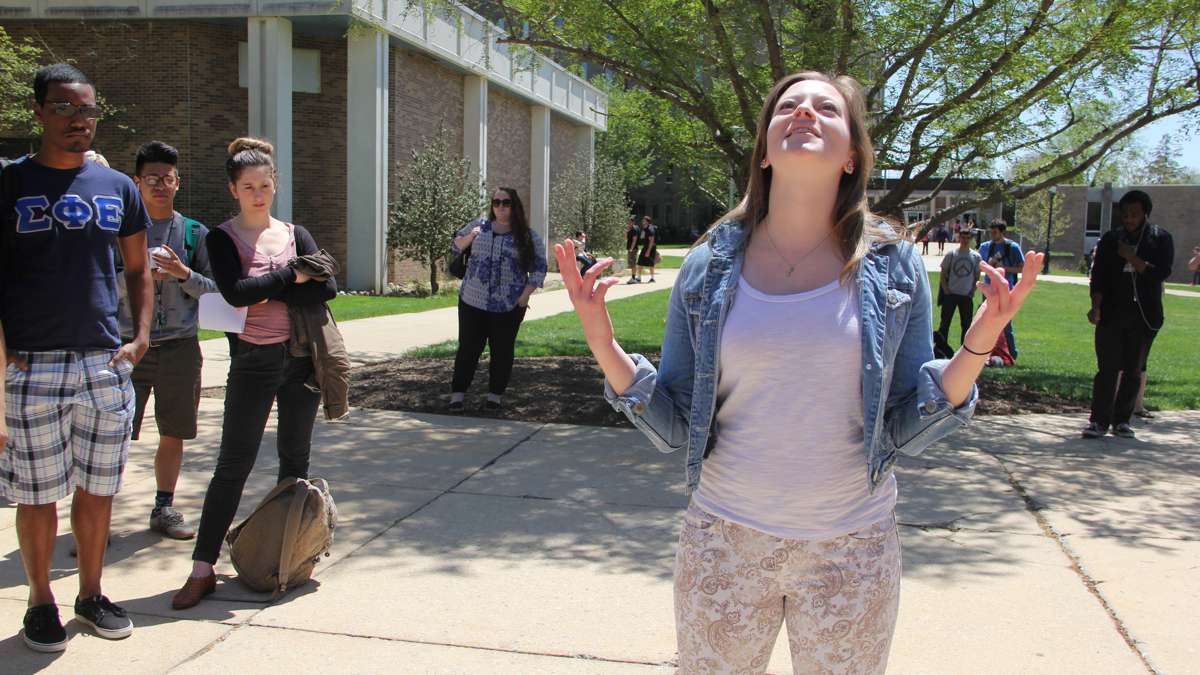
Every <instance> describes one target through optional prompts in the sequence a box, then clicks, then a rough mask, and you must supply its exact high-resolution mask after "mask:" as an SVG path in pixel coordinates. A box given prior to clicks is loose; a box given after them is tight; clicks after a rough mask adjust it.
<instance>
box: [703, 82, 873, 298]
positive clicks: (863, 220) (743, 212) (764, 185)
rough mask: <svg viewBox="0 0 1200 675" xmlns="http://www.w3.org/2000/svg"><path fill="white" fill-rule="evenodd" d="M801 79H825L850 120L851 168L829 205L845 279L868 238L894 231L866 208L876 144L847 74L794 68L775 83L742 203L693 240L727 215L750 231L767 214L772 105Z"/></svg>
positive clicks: (762, 115)
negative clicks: (766, 162) (765, 164)
mask: <svg viewBox="0 0 1200 675" xmlns="http://www.w3.org/2000/svg"><path fill="white" fill-rule="evenodd" d="M805 80H815V81H818V82H826V83H828V84H829V85H831V86H832V87H833V88H834V89H836V90H837V91H838V93H840V94H841V95H842V98H844V99H846V115H847V120H848V121H849V125H850V147H851V149H852V150H853V153H854V171H853V172H851V173H848V174H847V173H843V174H842V175H841V179H840V180H839V181H838V194H837V200H836V201H835V202H834V207H833V222H834V225H833V236H834V238H835V240H836V241H837V242H838V248H839V250H840V252H841V254H842V258H843V259H844V260H845V261H846V264H845V266H844V267H843V268H842V271H841V274H840V275H839V278H840V279H841V281H842V283H845V282H846V281H848V280H849V279H850V278H852V277H853V275H854V273H855V272H856V271H857V269H858V263H859V261H860V260H862V257H863V256H864V255H866V253H867V250H868V248H869V247H870V244H871V242H873V241H886V240H894V239H895V238H896V235H895V234H894V233H893V232H890V231H889V230H885V229H882V228H881V227H879V224H878V222H879V221H880V219H879V218H878V217H877V216H875V215H874V214H872V213H871V209H870V206H869V205H868V203H867V182H868V181H869V180H870V179H871V172H872V171H873V170H874V168H875V148H874V146H873V145H872V144H871V135H870V133H869V132H868V130H867V106H866V101H865V99H864V98H863V94H862V87H861V86H860V85H859V83H858V81H857V80H855V79H854V78H852V77H849V76H847V75H840V76H837V77H834V76H831V75H826V74H825V73H819V72H815V71H805V72H800V73H793V74H791V75H788V76H787V77H785V78H783V79H781V80H779V81H778V82H776V83H775V86H774V88H772V89H771V93H770V94H768V95H767V98H766V100H765V101H763V107H762V111H761V112H760V113H759V114H758V128H757V130H756V131H755V139H754V152H752V153H751V154H750V181H749V184H748V185H747V186H746V194H745V196H744V197H743V198H742V201H741V203H739V204H738V205H737V206H735V207H733V209H732V210H730V211H729V213H726V214H725V215H723V216H721V218H720V219H718V220H717V222H715V223H713V224H712V225H711V226H710V227H709V229H708V232H705V233H704V235H703V236H701V237H700V239H699V240H698V241H697V242H696V243H697V244H700V243H703V242H704V241H705V240H706V239H707V238H708V235H709V232H711V231H712V229H713V228H714V227H716V226H717V225H719V224H721V223H722V222H725V221H726V220H737V221H740V222H741V223H742V227H744V228H746V230H747V232H749V233H750V234H753V233H754V231H755V230H756V229H757V228H758V226H759V224H760V223H762V221H763V219H764V218H766V216H767V206H768V205H769V204H770V197H771V172H772V168H771V167H770V166H768V167H767V168H765V169H764V168H763V167H762V161H763V159H764V158H766V156H767V127H768V126H769V125H770V124H771V118H772V117H774V114H775V105H776V104H777V103H778V102H779V99H780V98H782V97H783V93H784V92H785V91H787V90H788V88H789V87H791V86H792V85H793V84H796V83H797V82H802V81H805Z"/></svg>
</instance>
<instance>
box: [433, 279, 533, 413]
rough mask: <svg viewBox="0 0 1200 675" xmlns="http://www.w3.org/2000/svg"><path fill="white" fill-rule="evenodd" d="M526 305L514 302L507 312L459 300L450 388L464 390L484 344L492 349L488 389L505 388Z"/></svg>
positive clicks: (468, 386) (501, 390)
mask: <svg viewBox="0 0 1200 675" xmlns="http://www.w3.org/2000/svg"><path fill="white" fill-rule="evenodd" d="M526 309H528V308H526V307H521V306H520V305H517V306H516V307H515V308H513V310H512V311H510V312H488V311H484V310H482V309H478V308H475V307H472V306H470V305H468V304H467V303H465V302H463V301H462V300H461V299H460V300H459V301H458V353H457V354H456V355H455V356H454V381H453V382H451V384H450V391H451V392H452V393H453V392H465V391H467V390H468V389H470V388H471V380H473V379H475V366H476V365H478V364H479V357H480V355H481V354H483V347H484V345H487V346H488V347H489V348H490V349H491V355H492V357H491V361H490V362H489V363H488V392H490V393H492V394H496V395H497V396H499V395H501V394H503V393H504V390H505V389H508V380H509V378H510V377H512V369H513V356H514V353H515V351H516V348H517V331H518V330H520V328H521V321H522V320H523V319H524V318H525V310H526Z"/></svg>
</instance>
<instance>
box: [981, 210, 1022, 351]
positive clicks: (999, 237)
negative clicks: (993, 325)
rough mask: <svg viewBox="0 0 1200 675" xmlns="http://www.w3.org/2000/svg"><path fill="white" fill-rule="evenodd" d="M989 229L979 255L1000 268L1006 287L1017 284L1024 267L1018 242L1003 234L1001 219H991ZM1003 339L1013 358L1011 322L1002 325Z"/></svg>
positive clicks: (1013, 337) (1005, 225)
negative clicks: (989, 236)
mask: <svg viewBox="0 0 1200 675" xmlns="http://www.w3.org/2000/svg"><path fill="white" fill-rule="evenodd" d="M989 229H990V232H991V239H989V240H988V241H985V242H983V244H982V245H981V246H980V247H979V255H980V256H982V257H983V260H984V262H986V263H987V264H989V265H991V266H992V267H996V268H999V269H1001V270H1002V271H1003V272H1004V278H1005V279H1007V280H1008V287H1009V288H1013V287H1014V286H1016V285H1017V276H1018V275H1019V274H1021V273H1022V272H1023V271H1024V269H1025V254H1024V253H1022V252H1021V245H1020V244H1018V243H1017V242H1015V241H1013V240H1012V239H1008V238H1006V237H1005V236H1004V233H1005V232H1006V231H1007V230H1008V224H1007V223H1005V222H1004V221H1003V220H999V219H997V220H993V221H992V224H991V227H990V228H989ZM1004 339H1005V340H1008V352H1009V353H1010V354H1012V357H1013V359H1014V360H1015V359H1016V358H1017V356H1018V352H1017V337H1016V334H1015V333H1014V331H1013V326H1012V324H1011V323H1010V324H1008V325H1006V326H1005V327H1004Z"/></svg>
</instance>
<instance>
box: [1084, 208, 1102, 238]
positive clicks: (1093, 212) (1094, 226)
mask: <svg viewBox="0 0 1200 675" xmlns="http://www.w3.org/2000/svg"><path fill="white" fill-rule="evenodd" d="M1083 233H1084V235H1085V236H1087V235H1098V234H1100V202H1088V205H1087V221H1086V222H1085V223H1084V226H1083Z"/></svg>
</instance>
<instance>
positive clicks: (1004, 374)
mask: <svg viewBox="0 0 1200 675" xmlns="http://www.w3.org/2000/svg"><path fill="white" fill-rule="evenodd" d="M930 279H931V284H930V285H931V288H936V286H937V279H938V275H937V274H936V273H933V274H931V275H930ZM668 296H669V290H668V289H663V290H661V291H655V292H653V293H646V294H644V295H639V296H635V297H633V298H627V299H624V300H617V301H615V302H613V303H612V304H611V305H610V310H611V313H612V317H613V325H614V327H615V330H616V334H617V337H618V339H619V340H620V341H621V346H622V347H624V348H625V350H626V351H627V352H657V351H659V349H660V348H661V345H662V334H663V329H664V326H665V324H666V321H665V317H666V303H667V298H668ZM1164 302H1165V306H1166V314H1167V323H1166V327H1165V328H1164V329H1163V330H1162V331H1161V332H1160V333H1159V334H1158V338H1157V339H1156V340H1155V342H1154V350H1153V352H1152V353H1151V357H1150V384H1149V387H1148V394H1147V397H1146V399H1147V404H1148V405H1150V406H1151V407H1152V408H1157V409H1167V410H1177V409H1195V408H1200V377H1198V376H1197V373H1200V350H1197V349H1196V339H1195V336H1196V335H1197V334H1200V299H1196V298H1185V297H1177V296H1171V295H1168V296H1165V299H1164ZM1089 307H1090V300H1089V299H1088V295H1087V287H1086V286H1076V285H1072V284H1054V283H1045V284H1040V285H1039V286H1038V287H1037V290H1036V291H1035V292H1034V293H1033V295H1032V296H1031V297H1030V298H1029V300H1028V301H1027V302H1026V306H1025V308H1024V309H1022V312H1021V314H1020V315H1019V316H1018V317H1017V321H1016V326H1015V329H1016V336H1017V346H1018V347H1019V349H1020V351H1021V360H1020V361H1019V362H1018V365H1016V366H1013V367H1010V368H989V369H986V370H984V373H983V377H984V378H986V379H995V380H997V381H1014V382H1019V383H1021V384H1023V385H1025V386H1027V387H1029V388H1032V389H1037V390H1041V391H1047V392H1052V393H1056V394H1060V395H1064V396H1068V397H1070V398H1074V399H1076V400H1080V401H1087V400H1089V399H1090V398H1091V386H1092V376H1093V375H1095V372H1096V356H1095V350H1094V346H1093V335H1094V328H1093V327H1092V326H1091V324H1089V323H1088V322H1087V320H1086V318H1085V315H1086V313H1087V310H1088V308H1089ZM937 312H938V310H937V308H936V307H935V308H934V317H933V318H934V322H935V323H936V322H937V320H938V318H939V314H938V313H937ZM956 325H957V324H952V326H956ZM950 333H951V343H952V344H954V345H956V346H957V344H958V335H957V329H956V328H952V329H951V331H950ZM454 351H455V343H454V342H445V343H442V344H439V345H434V346H432V347H428V348H424V349H420V350H417V351H415V352H412V353H411V354H410V355H411V356H421V357H447V358H449V357H453V356H454ZM587 353H588V348H587V344H586V343H585V342H584V340H583V334H582V332H581V331H580V328H579V321H578V319H576V318H575V315H574V314H573V313H565V314H560V315H557V316H552V317H549V318H546V319H540V320H537V321H530V322H528V323H526V324H525V325H524V326H522V327H521V333H520V336H519V338H518V340H517V356H521V357H524V356H553V355H586V354H587Z"/></svg>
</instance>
